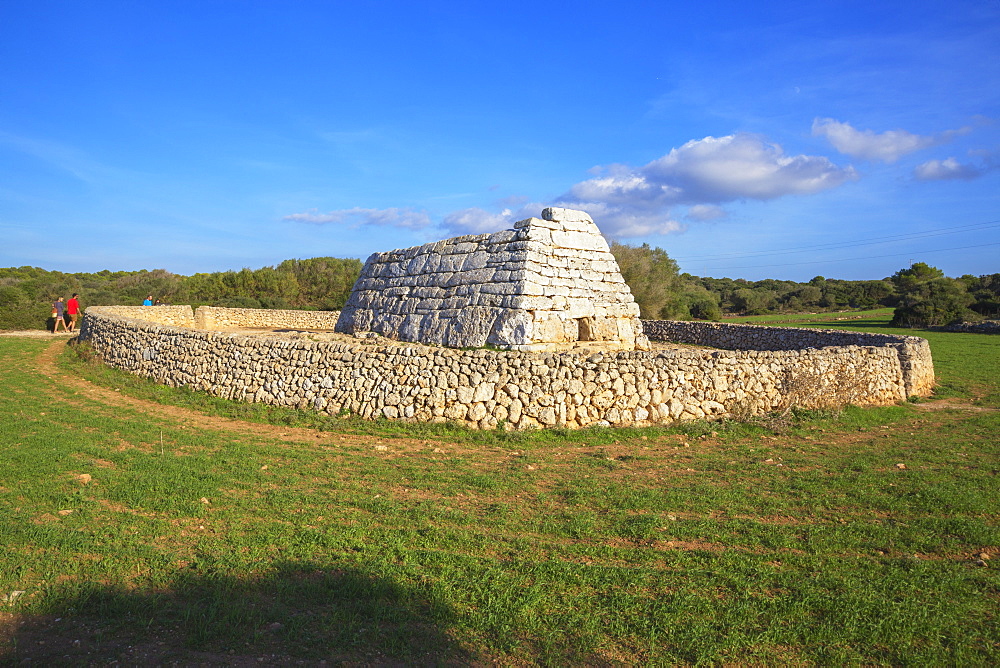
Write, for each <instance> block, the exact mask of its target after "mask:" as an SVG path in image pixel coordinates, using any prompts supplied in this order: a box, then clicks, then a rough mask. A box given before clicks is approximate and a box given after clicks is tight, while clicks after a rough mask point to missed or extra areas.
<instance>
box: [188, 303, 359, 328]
mask: <svg viewBox="0 0 1000 668" xmlns="http://www.w3.org/2000/svg"><path fill="white" fill-rule="evenodd" d="M194 315H195V327H196V328H197V329H206V330H220V329H241V328H249V329H307V330H308V329H322V330H332V329H333V328H334V327H335V326H336V324H337V318H338V317H340V311H294V310H281V309H259V308H222V307H218V306H199V307H198V308H197V309H195V312H194Z"/></svg>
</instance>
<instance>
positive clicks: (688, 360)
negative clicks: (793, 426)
mask: <svg viewBox="0 0 1000 668" xmlns="http://www.w3.org/2000/svg"><path fill="white" fill-rule="evenodd" d="M123 308H125V307H99V306H94V307H90V308H88V309H87V311H86V313H85V316H84V319H83V323H82V326H81V333H80V337H81V339H82V340H85V341H88V342H90V344H91V345H92V346H93V348H94V350H95V352H96V353H98V354H99V355H100V356H101V357H102V358H103V360H104V361H105V362H106V363H107V364H109V365H112V366H115V367H118V368H121V369H125V370H127V371H129V372H131V373H135V374H138V375H141V376H146V377H148V378H152V379H154V380H156V381H157V382H161V383H165V384H167V385H173V386H189V387H192V388H195V389H198V390H202V391H205V392H208V393H210V394H213V395H215V396H220V397H225V398H227V399H234V400H238V401H250V402H262V403H267V404H274V405H282V406H292V407H297V408H313V409H315V410H318V411H321V412H324V413H329V414H337V413H341V412H350V413H353V414H357V415H360V416H362V417H364V418H368V419H375V418H380V417H384V418H388V419H401V420H411V421H445V420H452V421H456V422H460V423H463V424H467V425H469V426H472V427H478V428H482V429H489V428H494V427H497V426H498V425H501V424H506V425H510V426H512V427H514V428H518V429H528V428H533V427H549V426H557V425H561V426H566V427H570V428H577V427H587V426H594V425H604V426H606V425H615V426H626V425H635V426H643V425H650V424H663V423H669V422H673V421H676V420H693V419H701V418H709V419H712V418H718V417H722V416H737V417H744V416H750V415H755V414H762V413H766V412H770V411H780V410H786V409H788V408H791V407H802V408H830V407H840V406H843V405H845V404H855V405H860V406H871V405H888V404H893V403H897V402H900V401H903V400H905V399H906V398H907V396H908V395H909V394H914V393H915V394H927V393H929V392H930V384H931V383H932V382H933V366H932V365H931V360H930V351H929V348H927V346H926V341H923V339H917V338H916V337H889V336H885V335H865V334H854V336H855V337H861V338H855V339H852V338H851V333H846V332H839V331H836V332H828V331H827V332H823V331H817V330H802V329H783V328H765V327H760V328H753V326H740V325H718V324H716V323H695V324H694V325H695V326H692V323H679V324H678V325H679V326H677V327H674V326H673V325H671V324H670V323H669V322H667V321H655V322H650V323H649V326H648V330H647V334H651V337H650V338H654V337H655V338H663V337H667V336H669V337H670V338H672V339H673V340H684V337H687V339H689V340H693V339H699V340H700V341H702V342H703V343H702V345H715V346H718V347H728V346H729V345H732V346H733V347H735V346H736V344H737V340H738V339H739V340H742V341H751V342H752V341H756V342H757V344H758V345H759V346H761V347H762V349H755V350H701V349H691V350H679V351H648V352H647V351H627V352H613V353H586V352H561V353H538V352H524V351H497V350H486V349H479V350H455V349H451V348H436V347H431V346H422V345H418V344H403V343H397V342H392V341H388V340H386V339H382V338H378V339H365V340H358V341H357V342H350V343H340V342H331V341H311V340H306V339H301V338H300V339H288V338H278V337H274V336H268V335H254V336H249V335H246V334H241V333H238V332H219V331H204V330H198V329H191V328H190V327H186V326H176V325H171V324H166V323H162V322H154V321H153V320H150V319H149V318H148V317H145V316H146V315H147V314H153V313H155V312H156V310H157V309H158V308H163V307H146V308H143V307H135V308H134V309H133V307H128V309H129V310H122V309H123ZM173 308H178V309H179V308H181V307H173ZM247 310H253V309H247ZM261 311H262V313H261V314H259V317H260V318H261V319H262V320H261V321H263V319H264V318H265V315H264V314H266V313H272V312H271V311H265V310H261ZM140 316H142V317H141V318H140ZM255 317H257V316H255ZM697 325H709V327H698V326H697ZM734 327H735V328H743V329H738V330H732V331H727V328H734ZM747 327H750V328H751V329H746V328H747ZM757 329H760V330H773V331H771V332H762V331H757ZM734 331H735V332H739V331H742V332H743V334H742V337H743V338H740V336H739V335H737V334H735V333H734ZM685 332H686V334H685ZM712 332H715V333H714V334H712ZM827 335H829V338H827V339H824V337H825V336H827ZM713 336H714V337H715V339H713V340H712V341H711V342H710V341H709V340H710V339H712V337H713ZM799 336H801V337H802V338H801V339H798V338H797V337H799ZM872 337H875V338H872ZM878 337H884V339H879V338H878ZM909 339H915V341H913V342H911V341H909ZM719 341H722V342H728V344H727V345H726V346H722V345H720V344H719ZM803 341H804V342H805V343H804V344H803V343H802V342H803ZM827 341H833V342H834V343H833V345H829V344H827V345H822V344H823V343H825V342H827ZM852 341H854V342H853V343H852ZM857 341H862V342H864V345H858V344H857V343H856V342H857ZM921 341H923V344H920V343H917V342H921ZM690 342H694V341H690ZM769 342H770V343H769ZM781 342H784V343H783V344H782V345H779V343H781ZM810 343H813V344H816V345H812V346H810V345H809V344H810ZM821 345H822V347H820V346H821ZM796 346H798V347H799V348H801V349H796ZM907 364H909V365H910V366H909V367H907V366H906V365H907ZM907 378H909V380H907ZM928 379H930V380H928ZM911 390H914V391H912V392H911Z"/></svg>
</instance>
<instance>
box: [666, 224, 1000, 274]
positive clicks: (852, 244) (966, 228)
mask: <svg viewBox="0 0 1000 668" xmlns="http://www.w3.org/2000/svg"><path fill="white" fill-rule="evenodd" d="M994 227H1000V220H990V221H986V222H983V223H970V224H968V225H958V226H956V227H947V228H942V229H940V230H928V231H926V232H913V233H911V234H896V235H891V236H886V237H873V238H871V239H862V240H860V241H837V242H831V243H827V244H815V245H812V246H800V247H798V248H783V249H779V250H775V251H755V252H751V253H725V254H721V255H691V256H686V257H677V258H674V259H675V260H677V261H678V262H681V261H685V262H693V261H706V260H725V259H738V258H748V257H768V256H771V255H788V254H791V253H803V252H806V251H815V250H836V249H843V248H859V247H861V246H872V245H878V244H884V243H890V242H892V241H913V240H915V239H926V238H928V237H936V236H943V235H947V234H961V233H962V232H977V231H980V230H988V229H991V228H994ZM980 245H990V244H980ZM970 248H975V246H970ZM882 257H886V256H882ZM799 264H808V263H799ZM773 266H781V265H773Z"/></svg>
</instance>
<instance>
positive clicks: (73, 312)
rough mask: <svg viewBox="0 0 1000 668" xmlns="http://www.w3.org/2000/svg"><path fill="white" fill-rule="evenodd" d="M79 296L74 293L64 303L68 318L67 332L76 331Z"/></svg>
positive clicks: (78, 315) (78, 314) (78, 316)
mask: <svg viewBox="0 0 1000 668" xmlns="http://www.w3.org/2000/svg"><path fill="white" fill-rule="evenodd" d="M79 296H80V295H79V294H78V293H76V292H74V293H73V296H72V297H70V298H69V301H68V302H66V314H67V315H68V316H69V331H71V332H75V331H76V321H77V320H79V319H80V301H79V300H78V299H77V297H79Z"/></svg>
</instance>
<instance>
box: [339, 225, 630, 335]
mask: <svg viewBox="0 0 1000 668" xmlns="http://www.w3.org/2000/svg"><path fill="white" fill-rule="evenodd" d="M337 331H338V332H345V333H348V334H356V333H360V332H376V333H378V334H381V335H383V336H385V337H388V338H390V339H395V340H399V341H412V342H419V343H428V344H434V345H443V346H449V347H453V348H462V347H482V346H485V345H491V346H495V347H497V348H501V349H504V350H534V351H539V350H559V349H563V348H566V347H568V346H572V345H573V344H576V343H577V342H579V341H587V342H592V341H600V342H604V343H605V344H606V347H607V348H618V349H623V350H633V349H636V348H639V349H642V348H645V347H647V346H646V340H645V338H644V337H643V334H642V325H641V323H640V321H639V306H638V305H637V304H636V303H635V300H634V299H633V297H632V293H631V291H629V288H628V286H627V285H626V284H625V279H623V278H622V275H621V271H620V270H619V268H618V262H617V261H616V260H615V257H614V255H612V254H611V251H610V249H609V248H608V244H607V242H606V241H605V240H604V237H603V236H602V235H601V232H600V230H599V229H598V228H597V225H595V224H594V222H593V220H591V218H590V216H589V215H588V214H587V213H585V212H583V211H573V210H571V209H561V208H557V207H549V208H547V209H544V210H543V211H542V217H541V218H528V219H526V220H522V221H520V222H518V223H515V225H514V229H510V230H503V231H501V232H497V233H495V234H479V235H468V236H462V237H455V238H452V239H445V240H444V241H438V242H435V243H431V244H425V245H423V246H416V247H414V248H405V249H402V250H394V251H389V252H386V253H375V254H373V255H372V256H371V257H369V258H368V260H367V261H366V262H365V265H364V267H363V268H362V270H361V276H360V277H359V278H358V281H357V283H356V284H355V286H354V289H353V290H352V292H351V296H350V298H349V299H348V301H347V305H346V306H345V307H344V310H343V312H342V314H341V316H340V321H339V322H338V323H337Z"/></svg>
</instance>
